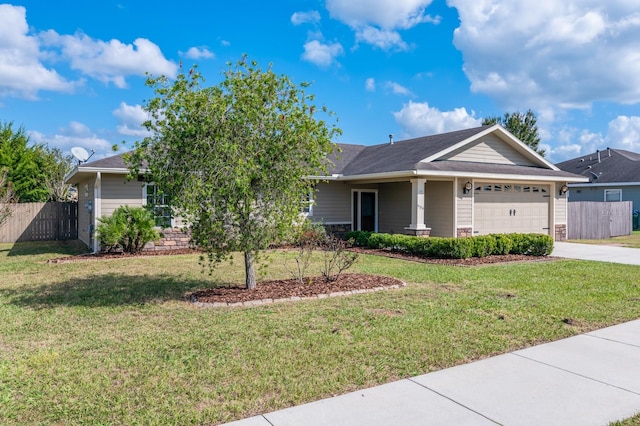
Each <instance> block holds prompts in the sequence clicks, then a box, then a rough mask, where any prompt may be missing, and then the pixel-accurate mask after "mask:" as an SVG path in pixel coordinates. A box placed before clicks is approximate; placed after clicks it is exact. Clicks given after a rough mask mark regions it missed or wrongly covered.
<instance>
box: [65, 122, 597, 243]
mask: <svg viewBox="0 0 640 426" xmlns="http://www.w3.org/2000/svg"><path fill="white" fill-rule="evenodd" d="M339 146H340V149H341V152H340V153H339V154H338V155H335V156H334V157H333V162H332V167H331V168H330V170H329V173H328V174H327V175H323V176H311V178H318V179H320V182H319V183H318V184H317V185H316V192H315V202H314V203H313V204H312V205H311V206H310V208H309V209H308V212H307V214H308V217H309V218H310V219H311V220H312V221H313V222H318V223H322V224H324V225H325V227H326V228H327V229H328V230H329V231H331V232H334V233H343V232H345V231H347V230H352V229H353V230H369V231H375V232H388V233H402V234H410V235H419V236H429V235H431V236H441V237H467V236H473V235H484V234H490V233H503V232H504V233H507V232H522V233H529V232H536V233H543V234H547V235H551V236H552V237H553V238H555V239H557V240H563V239H566V229H567V204H566V203H567V195H566V189H567V185H568V184H570V183H571V184H573V183H581V182H586V181H587V179H586V178H584V177H582V176H579V175H576V174H573V173H570V172H566V171H562V170H560V169H558V168H557V167H556V166H554V165H553V164H551V163H549V162H548V161H547V160H546V159H544V158H543V157H541V156H540V155H538V154H537V153H536V152H535V151H533V150H532V149H531V148H529V147H528V146H527V145H525V144H524V143H522V142H521V141H519V140H518V139H517V138H515V137H514V136H513V135H512V134H511V133H509V132H508V131H507V130H505V129H504V128H503V127H501V126H500V125H498V124H496V125H491V126H483V127H478V128H473V129H467V130H460V131H456V132H449V133H443V134H438V135H433V136H426V137H421V138H416V139H410V140H404V141H398V142H393V140H391V141H390V142H388V143H384V144H379V145H372V146H364V145H350V144H340V145H339ZM127 173H128V169H127V167H126V165H125V164H124V161H123V159H122V155H116V156H113V157H110V158H105V159H102V160H97V161H93V162H91V163H85V164H80V165H78V166H77V167H76V168H75V169H74V170H73V171H72V172H71V173H70V174H69V176H68V177H67V183H71V184H73V185H75V186H76V187H77V188H78V202H79V209H78V222H79V223H78V235H79V238H80V239H81V240H82V241H84V242H85V243H86V244H87V245H88V246H89V247H91V248H93V249H94V250H98V248H99V247H98V242H97V241H95V232H94V231H95V228H96V226H97V225H98V219H99V218H100V217H102V216H107V215H110V214H111V213H112V212H113V211H114V210H115V209H116V208H117V207H118V206H120V205H125V204H127V205H130V206H142V205H146V206H148V207H150V208H152V211H153V212H154V215H155V217H156V221H157V223H158V225H159V226H161V227H164V228H171V227H175V226H177V225H178V224H176V223H174V222H173V221H175V219H174V218H172V217H171V214H170V211H171V209H170V207H169V206H168V205H167V203H166V200H164V199H163V197H161V196H160V195H158V192H157V190H156V187H155V185H153V184H152V183H145V182H140V181H129V180H127V178H126V175H127ZM168 234H169V235H171V233H170V232H169V233H168ZM165 235H167V232H165ZM172 238H173V237H172ZM175 238H178V237H175ZM165 243H166V242H165V241H162V242H160V243H158V244H160V246H159V247H161V248H166V245H165ZM169 244H170V245H175V244H177V242H176V241H171V240H170V241H169Z"/></svg>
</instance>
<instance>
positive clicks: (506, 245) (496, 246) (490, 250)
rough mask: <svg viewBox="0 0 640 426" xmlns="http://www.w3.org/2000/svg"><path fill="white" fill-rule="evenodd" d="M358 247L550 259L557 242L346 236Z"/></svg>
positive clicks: (518, 237) (509, 237)
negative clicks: (554, 243)
mask: <svg viewBox="0 0 640 426" xmlns="http://www.w3.org/2000/svg"><path fill="white" fill-rule="evenodd" d="M346 238H347V239H353V240H354V241H355V243H356V245H358V246H362V247H368V248H372V249H387V250H393V251H401V252H405V253H409V254H415V255H418V256H427V257H440V258H454V259H467V258H469V257H484V256H490V255H505V254H525V255H529V256H548V255H549V254H551V252H552V251H553V238H551V237H550V236H548V235H542V234H491V235H479V236H476V237H469V238H440V237H429V238H423V237H414V236H411V235H403V234H377V233H373V232H365V231H352V232H348V233H347V234H346Z"/></svg>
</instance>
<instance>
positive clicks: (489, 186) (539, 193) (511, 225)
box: [474, 182, 550, 235]
mask: <svg viewBox="0 0 640 426" xmlns="http://www.w3.org/2000/svg"><path fill="white" fill-rule="evenodd" d="M549 200H550V198H549V186H548V185H519V184H518V185H516V184H495V183H487V182H485V183H478V184H476V185H475V191H474V233H475V234H478V235H486V234H492V233H511V232H518V233H531V232H536V233H544V234H548V233H549Z"/></svg>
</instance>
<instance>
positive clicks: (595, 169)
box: [556, 148, 640, 210]
mask: <svg viewBox="0 0 640 426" xmlns="http://www.w3.org/2000/svg"><path fill="white" fill-rule="evenodd" d="M556 166H557V167H558V168H560V169H562V170H564V171H567V172H570V173H577V174H580V175H582V176H584V177H586V178H588V181H587V182H580V183H571V184H570V185H569V201H632V202H633V209H634V210H640V154H637V153H635V152H630V151H625V150H622V149H610V148H607V149H606V150H603V151H596V152H595V153H593V154H588V155H583V156H581V157H577V158H574V159H571V160H567V161H563V162H562V163H558V164H556Z"/></svg>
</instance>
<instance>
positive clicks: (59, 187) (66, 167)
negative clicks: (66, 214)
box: [44, 147, 73, 201]
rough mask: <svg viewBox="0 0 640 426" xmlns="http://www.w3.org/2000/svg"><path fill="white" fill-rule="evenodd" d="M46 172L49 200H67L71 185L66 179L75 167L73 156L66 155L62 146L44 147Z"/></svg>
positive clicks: (45, 182) (45, 181)
mask: <svg viewBox="0 0 640 426" xmlns="http://www.w3.org/2000/svg"><path fill="white" fill-rule="evenodd" d="M44 156H45V164H46V173H45V180H44V184H45V187H46V188H47V193H48V199H49V201H67V200H68V199H69V188H70V187H71V185H69V184H66V183H65V181H64V178H65V176H66V175H67V173H69V172H70V171H71V169H72V168H73V157H72V156H71V155H65V154H64V153H63V152H62V150H61V149H60V148H46V147H45V148H44Z"/></svg>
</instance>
